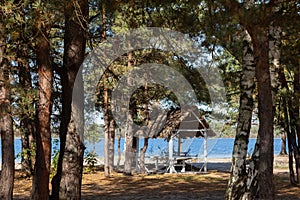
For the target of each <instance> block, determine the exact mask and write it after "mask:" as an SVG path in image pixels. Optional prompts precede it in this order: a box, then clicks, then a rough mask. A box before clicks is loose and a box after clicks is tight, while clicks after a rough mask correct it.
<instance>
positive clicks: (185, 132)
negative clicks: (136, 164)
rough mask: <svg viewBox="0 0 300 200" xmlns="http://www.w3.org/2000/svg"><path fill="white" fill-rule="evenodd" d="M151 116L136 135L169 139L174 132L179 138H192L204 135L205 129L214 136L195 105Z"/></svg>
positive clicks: (210, 135)
mask: <svg viewBox="0 0 300 200" xmlns="http://www.w3.org/2000/svg"><path fill="white" fill-rule="evenodd" d="M153 116H154V119H153V118H152V119H151V120H150V122H149V124H148V125H147V126H144V127H142V128H141V129H139V130H137V131H136V136H139V137H149V138H156V137H160V138H168V139H169V138H170V137H171V135H172V134H174V132H176V133H177V134H180V137H181V138H188V137H190V138H192V137H204V135H203V131H206V133H207V135H208V136H209V137H213V136H216V134H215V132H213V131H212V130H211V129H210V128H209V124H208V123H207V121H206V120H205V119H204V117H203V116H202V115H201V114H200V112H199V110H198V109H197V107H188V108H184V109H176V110H171V111H169V112H167V114H166V113H163V112H162V113H159V114H157V113H156V114H153ZM199 120H200V122H199Z"/></svg>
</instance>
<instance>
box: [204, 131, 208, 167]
mask: <svg viewBox="0 0 300 200" xmlns="http://www.w3.org/2000/svg"><path fill="white" fill-rule="evenodd" d="M203 153H204V172H207V133H206V131H205V132H204V143H203Z"/></svg>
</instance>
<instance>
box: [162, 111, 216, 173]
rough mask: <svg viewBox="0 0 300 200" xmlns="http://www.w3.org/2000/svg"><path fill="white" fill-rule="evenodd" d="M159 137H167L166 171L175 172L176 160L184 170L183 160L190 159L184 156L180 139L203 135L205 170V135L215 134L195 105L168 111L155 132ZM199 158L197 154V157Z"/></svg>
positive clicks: (211, 135) (205, 166) (205, 169)
mask: <svg viewBox="0 0 300 200" xmlns="http://www.w3.org/2000/svg"><path fill="white" fill-rule="evenodd" d="M157 136H159V137H163V138H168V148H169V158H168V160H169V166H168V169H167V171H168V172H169V173H173V172H174V173H176V172H177V171H176V170H175V165H176V162H177V161H180V162H181V166H182V168H183V169H182V171H183V172H184V171H185V160H187V159H191V157H187V156H186V152H182V147H181V139H183V138H193V137H203V138H204V142H203V153H204V164H203V170H204V172H206V171H207V137H213V136H216V134H215V133H214V132H213V131H212V130H211V129H210V127H209V124H208V123H207V121H206V120H205V118H204V117H203V116H202V115H201V114H200V113H199V110H198V109H197V107H190V108H188V109H184V111H182V110H180V109H176V110H173V111H170V112H169V113H168V116H167V119H166V122H165V124H164V127H163V128H162V130H161V131H160V132H159V133H158V134H157ZM175 137H178V147H177V149H178V150H177V154H176V155H174V151H173V139H174V138H175ZM197 158H199V155H198V157H197Z"/></svg>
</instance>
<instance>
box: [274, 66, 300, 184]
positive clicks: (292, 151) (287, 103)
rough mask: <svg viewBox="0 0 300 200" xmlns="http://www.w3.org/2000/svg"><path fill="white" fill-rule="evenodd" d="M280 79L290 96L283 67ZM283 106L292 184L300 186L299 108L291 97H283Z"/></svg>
mask: <svg viewBox="0 0 300 200" xmlns="http://www.w3.org/2000/svg"><path fill="white" fill-rule="evenodd" d="M295 75H296V74H295ZM279 78H280V82H281V85H282V88H284V89H286V91H287V94H290V91H289V87H288V84H287V80H286V78H285V75H284V71H283V68H282V67H281V68H280V71H279ZM294 92H295V91H294ZM282 104H283V106H282V107H283V111H284V119H285V123H284V128H285V131H286V133H287V139H288V150H289V152H288V155H289V171H290V181H291V184H293V185H299V176H300V169H299V167H300V152H299V144H297V135H296V131H297V123H298V122H297V117H296V115H297V114H298V111H295V109H297V108H295V107H293V101H292V98H290V97H289V96H283V101H282ZM295 104H297V103H295ZM298 109H299V108H298ZM294 159H295V165H296V166H295V167H296V175H295V171H294Z"/></svg>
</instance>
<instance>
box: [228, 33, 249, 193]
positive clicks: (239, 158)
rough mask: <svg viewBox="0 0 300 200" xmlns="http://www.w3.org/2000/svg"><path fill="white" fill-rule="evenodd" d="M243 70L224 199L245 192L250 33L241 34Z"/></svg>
mask: <svg viewBox="0 0 300 200" xmlns="http://www.w3.org/2000/svg"><path fill="white" fill-rule="evenodd" d="M242 64H243V66H242V67H243V70H242V75H241V79H240V90H241V95H240V107H239V118H238V125H237V129H236V137H235V141H234V147H233V153H232V167H231V176H230V179H229V182H228V187H227V191H226V199H241V198H242V196H243V195H244V194H245V192H246V180H247V172H246V156H247V149H248V142H249V135H250V128H251V120H252V112H253V90H254V88H255V82H254V77H255V61H254V55H253V46H252V41H251V38H250V35H249V34H248V32H247V31H244V36H243V63H242Z"/></svg>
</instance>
